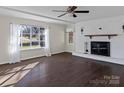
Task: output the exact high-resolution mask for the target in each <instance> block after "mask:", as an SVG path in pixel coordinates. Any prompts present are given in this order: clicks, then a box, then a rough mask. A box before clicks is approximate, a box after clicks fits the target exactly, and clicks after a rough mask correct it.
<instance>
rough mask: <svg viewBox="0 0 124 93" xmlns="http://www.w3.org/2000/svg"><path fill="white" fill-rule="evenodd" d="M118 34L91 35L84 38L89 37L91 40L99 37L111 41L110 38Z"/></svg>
mask: <svg viewBox="0 0 124 93" xmlns="http://www.w3.org/2000/svg"><path fill="white" fill-rule="evenodd" d="M117 35H118V34H91V35H85V36H88V37H90V39H92V37H98V36H99V37H100V36H102V37H103V36H107V37H108V39H111V37H112V36H117Z"/></svg>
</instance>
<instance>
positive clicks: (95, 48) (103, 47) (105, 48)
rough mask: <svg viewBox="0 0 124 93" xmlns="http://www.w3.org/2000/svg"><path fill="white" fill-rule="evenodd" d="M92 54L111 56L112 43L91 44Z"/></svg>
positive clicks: (94, 42)
mask: <svg viewBox="0 0 124 93" xmlns="http://www.w3.org/2000/svg"><path fill="white" fill-rule="evenodd" d="M91 54H95V55H102V56H110V42H96V41H93V42H91Z"/></svg>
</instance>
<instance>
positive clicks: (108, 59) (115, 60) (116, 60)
mask: <svg viewBox="0 0 124 93" xmlns="http://www.w3.org/2000/svg"><path fill="white" fill-rule="evenodd" d="M72 55H74V56H79V57H84V58H90V59H94V60H99V61H104V62H110V63H115V64H120V65H124V59H119V58H111V57H104V56H97V55H91V54H83V53H76V52H73V53H72Z"/></svg>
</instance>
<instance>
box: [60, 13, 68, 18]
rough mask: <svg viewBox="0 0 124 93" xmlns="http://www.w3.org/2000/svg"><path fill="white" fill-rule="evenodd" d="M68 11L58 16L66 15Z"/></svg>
mask: <svg viewBox="0 0 124 93" xmlns="http://www.w3.org/2000/svg"><path fill="white" fill-rule="evenodd" d="M66 14H67V13H64V14H61V15H59V16H58V17H62V16H64V15H66Z"/></svg>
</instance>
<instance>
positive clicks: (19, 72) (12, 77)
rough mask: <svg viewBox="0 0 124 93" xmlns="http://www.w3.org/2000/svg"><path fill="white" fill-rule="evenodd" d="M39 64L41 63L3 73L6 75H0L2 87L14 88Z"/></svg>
mask: <svg viewBox="0 0 124 93" xmlns="http://www.w3.org/2000/svg"><path fill="white" fill-rule="evenodd" d="M38 63H39V62H35V63H31V64H27V65H23V66H19V67H16V68H13V69H7V70H5V71H3V72H4V75H0V86H14V85H15V84H16V83H17V82H19V81H20V80H21V79H22V78H23V77H24V76H25V75H26V74H28V73H29V71H31V70H32V68H34V67H35V66H36V65H37V64H38ZM1 72H2V71H1Z"/></svg>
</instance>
